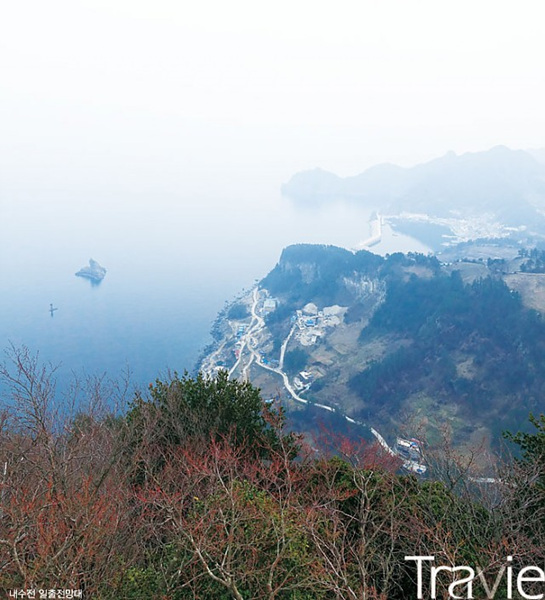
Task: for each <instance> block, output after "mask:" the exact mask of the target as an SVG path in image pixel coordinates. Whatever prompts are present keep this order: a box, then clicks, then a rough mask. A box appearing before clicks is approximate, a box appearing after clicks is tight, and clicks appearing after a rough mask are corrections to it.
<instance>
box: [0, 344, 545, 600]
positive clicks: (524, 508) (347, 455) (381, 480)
mask: <svg viewBox="0 0 545 600" xmlns="http://www.w3.org/2000/svg"><path fill="white" fill-rule="evenodd" d="M1 374H2V376H3V381H4V384H5V386H6V389H7V390H8V392H9V396H6V397H4V399H3V405H4V409H3V412H2V419H1V423H0V426H1V431H0V433H1V435H0V467H1V471H0V588H3V589H14V588H76V589H82V590H84V595H85V597H86V598H98V599H104V600H105V599H110V598H123V599H126V600H131V599H134V600H139V599H142V600H143V599H149V598H163V599H173V600H174V599H184V598H188V599H189V598H202V599H220V600H221V599H231V598H235V599H238V600H245V599H249V598H252V599H254V598H264V599H269V600H272V599H290V600H310V599H324V600H325V599H330V598H333V599H339V600H340V599H357V598H358V599H364V598H365V599H372V598H393V599H396V598H399V599H402V598H409V597H416V569H415V564H414V562H408V561H406V560H404V557H405V556H407V555H433V556H435V557H436V564H442V565H447V566H455V565H459V564H469V565H474V566H477V565H481V566H482V567H483V569H484V571H485V574H486V575H487V576H488V575H490V577H491V578H492V580H493V579H494V577H495V575H496V573H497V572H498V570H499V568H500V567H501V565H502V564H505V559H506V557H507V556H508V555H510V556H512V557H513V564H514V565H517V564H520V565H526V564H540V563H541V564H542V563H543V560H544V558H545V553H544V550H543V539H544V538H543V533H544V528H545V516H544V511H545V500H544V481H545V480H544V460H543V447H544V445H543V435H544V432H545V422H542V421H539V420H535V419H534V423H535V425H536V427H537V429H538V432H537V433H536V434H535V436H533V437H532V436H528V434H526V436H527V437H522V438H521V437H518V438H515V441H516V442H518V443H519V444H520V445H521V447H522V450H523V452H524V454H523V456H522V457H521V458H520V459H519V460H517V461H508V462H505V464H504V465H503V466H502V467H501V469H500V470H501V473H500V474H499V477H500V478H501V481H499V482H497V483H496V484H494V485H490V484H488V485H482V486H480V485H479V484H478V483H475V482H471V480H469V478H468V477H467V469H466V466H467V465H465V464H464V463H463V461H460V460H458V459H457V457H455V456H453V455H449V454H448V452H447V453H446V454H444V456H443V463H442V464H443V466H445V469H444V471H445V472H446V471H448V473H449V477H448V478H445V479H444V481H439V480H433V479H432V478H428V479H420V480H418V479H417V478H416V477H414V476H412V475H407V474H402V473H401V472H400V469H399V467H400V464H399V462H398V461H397V460H395V459H393V458H392V457H391V456H390V455H387V454H384V453H383V452H382V451H381V449H380V447H379V448H377V447H375V446H372V445H369V444H365V443H363V442H362V443H354V442H350V441H348V440H346V439H342V438H339V437H336V436H335V435H334V434H331V435H330V436H329V444H330V448H324V447H323V445H320V447H319V448H318V449H317V448H316V447H313V448H308V447H306V446H305V444H303V442H302V440H301V439H299V438H298V437H297V436H295V435H293V434H290V433H287V432H286V431H285V430H284V423H283V416H282V412H281V410H280V409H276V408H274V407H271V406H268V405H265V404H263V403H262V401H261V399H260V397H259V393H258V390H256V389H255V388H253V387H252V386H251V385H249V384H247V383H239V382H236V381H229V380H228V378H227V376H226V375H225V374H221V375H220V376H218V378H217V379H214V380H211V379H207V378H204V377H202V376H198V377H197V378H191V377H188V376H184V377H182V378H179V377H177V376H174V377H172V378H171V379H170V380H169V381H167V382H161V381H158V382H156V384H155V385H150V388H149V390H148V391H147V393H146V394H137V395H136V398H134V399H133V402H132V403H131V404H130V406H129V408H128V410H126V411H124V412H122V413H120V414H117V415H115V414H112V412H111V408H110V409H108V410H107V408H106V407H111V406H112V405H113V403H114V401H115V399H116V398H117V399H119V398H120V397H121V398H123V392H124V390H123V389H121V390H120V389H119V387H118V388H112V387H108V386H105V385H104V382H102V383H101V382H88V385H87V386H86V387H85V388H84V389H85V392H86V396H87V400H88V401H87V403H86V404H82V403H81V402H80V404H79V405H76V404H74V407H73V408H72V410H68V409H66V406H67V403H66V399H65V402H64V404H63V406H62V410H61V409H60V408H57V409H56V408H55V407H56V402H57V400H56V396H55V390H54V385H53V374H52V372H51V371H50V370H49V369H47V368H45V367H43V366H41V365H40V363H39V361H38V360H37V359H36V357H34V356H32V355H30V354H29V353H28V352H27V351H26V350H12V351H11V352H10V359H9V361H8V363H7V364H5V365H4V366H3V367H2V368H1ZM447 467H448V468H447ZM439 472H440V471H439V470H438V471H437V473H439ZM453 473H454V474H455V477H453ZM448 583H449V582H448V581H447V580H446V579H442V580H441V582H440V586H439V587H440V594H444V593H446V592H445V590H447V588H448ZM425 585H427V584H425ZM425 592H426V593H428V596H427V597H429V590H427V589H425ZM501 593H502V591H501V588H500V591H498V592H497V595H496V597H498V598H499V597H501ZM440 594H439V595H438V597H442V596H440ZM425 597H426V596H425ZM482 597H484V594H483V596H482ZM503 597H505V596H503Z"/></svg>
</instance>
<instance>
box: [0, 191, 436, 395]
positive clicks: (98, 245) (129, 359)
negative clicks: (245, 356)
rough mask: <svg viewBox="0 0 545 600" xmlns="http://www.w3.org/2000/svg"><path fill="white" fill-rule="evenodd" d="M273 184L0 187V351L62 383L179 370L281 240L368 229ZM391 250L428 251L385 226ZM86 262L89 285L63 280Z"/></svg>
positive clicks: (339, 240) (320, 239)
mask: <svg viewBox="0 0 545 600" xmlns="http://www.w3.org/2000/svg"><path fill="white" fill-rule="evenodd" d="M280 183H281V182H280V181H277V182H274V183H271V184H266V183H264V184H261V183H260V184H256V185H255V189H248V186H246V190H245V191H244V192H240V193H239V192H238V191H237V189H236V186H233V189H230V190H219V191H218V192H217V193H211V192H209V191H208V192H206V193H198V192H193V193H187V194H183V193H179V194H170V193H165V192H163V193H157V194H154V193H151V192H141V193H137V192H134V193H130V194H124V195H119V194H114V193H111V194H101V195H100V197H97V195H95V194H91V193H88V194H86V193H83V192H68V191H47V192H33V193H31V192H29V191H25V190H22V189H19V190H17V189H13V190H11V191H10V190H3V191H2V196H1V199H0V211H1V212H0V218H1V221H0V274H1V280H2V288H1V294H0V345H1V346H2V347H3V348H6V347H7V346H8V344H10V343H12V344H14V345H16V346H21V345H26V346H28V347H29V348H30V349H31V350H32V351H34V352H35V351H39V352H40V357H41V358H42V359H43V360H47V361H51V362H52V363H53V364H56V365H60V368H59V371H58V378H59V379H60V380H61V381H62V380H63V379H66V378H68V377H70V376H71V373H72V372H74V373H77V374H79V375H81V374H83V373H86V374H108V375H109V376H112V377H116V376H117V375H118V374H119V373H120V372H121V371H123V370H124V369H126V368H127V367H129V368H130V370H131V372H132V380H133V382H135V383H136V384H145V383H147V382H148V381H153V380H154V379H155V377H157V376H158V375H159V374H161V373H162V374H164V373H165V372H166V370H167V369H172V370H178V371H179V372H182V371H183V370H184V369H189V370H191V369H192V368H193V367H194V364H195V361H196V359H197V357H198V355H199V352H200V351H201V350H202V348H203V347H204V346H205V345H206V344H207V343H208V342H209V341H210V338H209V330H210V326H211V324H212V322H213V320H214V318H215V316H216V314H217V313H218V311H219V310H220V309H221V308H222V306H223V304H224V302H225V301H226V300H229V299H231V298H233V297H234V296H235V295H236V294H238V293H239V292H240V291H241V290H242V289H243V288H248V287H250V286H252V285H253V283H254V281H255V279H258V278H261V277H263V276H264V275H265V274H266V273H267V272H268V271H269V270H270V269H272V268H273V267H274V265H275V263H276V262H277V260H278V258H279V256H280V253H281V251H282V248H284V247H285V246H287V245H288V244H292V243H299V242H312V243H327V244H336V245H341V246H346V247H351V246H354V245H356V244H357V243H358V242H360V241H361V240H363V239H365V238H367V237H368V233H369V229H368V218H369V212H370V211H368V210H366V209H361V208H358V207H357V206H355V205H349V204H346V203H342V202H338V203H332V204H329V205H322V206H319V207H314V208H311V207H309V206H297V205H296V204H294V203H292V202H291V201H290V200H288V199H286V198H283V197H281V195H280V192H279V187H280ZM249 187H250V188H251V186H249ZM397 250H404V251H406V250H415V251H426V250H427V249H426V248H425V247H424V246H423V245H422V244H420V243H418V242H416V241H415V240H411V238H406V237H404V236H392V235H391V233H390V232H388V231H387V232H386V235H385V240H384V242H383V243H382V244H381V245H380V246H378V247H375V248H374V251H377V252H379V253H386V252H393V251H397ZM91 257H92V258H94V259H95V260H97V261H99V262H100V263H101V264H102V265H103V266H104V267H105V268H106V269H107V275H106V277H105V279H104V280H103V281H102V282H101V283H100V284H99V285H92V284H91V283H90V282H89V281H87V280H85V279H81V278H78V277H75V275H74V274H75V272H76V271H77V270H78V269H80V268H81V267H83V266H85V265H86V264H87V262H88V260H89V258H91ZM50 303H52V304H53V305H54V306H55V307H57V308H58V310H57V311H56V312H55V313H54V316H51V315H50V313H49V310H48V309H49V306H50Z"/></svg>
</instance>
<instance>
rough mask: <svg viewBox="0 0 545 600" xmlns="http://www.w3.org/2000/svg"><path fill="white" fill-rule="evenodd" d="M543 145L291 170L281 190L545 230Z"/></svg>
mask: <svg viewBox="0 0 545 600" xmlns="http://www.w3.org/2000/svg"><path fill="white" fill-rule="evenodd" d="M544 159H545V150H535V151H523V150H511V149H509V148H506V147H505V146H496V147H494V148H492V149H490V150H488V151H486V152H475V153H465V154H461V155H456V154H455V153H454V152H449V153H447V154H446V155H444V156H442V157H441V158H437V159H435V160H432V161H430V162H427V163H423V164H419V165H417V166H415V167H412V168H403V167H398V166H395V165H391V164H382V165H377V166H374V167H371V168H370V169H367V170H366V171H364V172H363V173H361V174H359V175H355V176H352V177H346V178H341V177H338V176H336V175H334V174H333V173H329V172H326V171H323V170H321V169H316V170H313V171H304V172H300V173H297V174H295V175H294V176H293V177H292V178H291V179H290V181H289V182H288V183H286V184H285V185H284V186H282V192H283V194H285V195H287V196H289V197H291V198H293V199H295V200H304V201H316V200H333V199H340V198H343V199H352V200H354V201H357V202H362V203H366V204H368V205H369V206H370V207H371V208H375V209H380V210H381V211H384V212H387V213H388V214H393V215H395V214H399V213H401V212H403V211H407V212H411V213H425V214H427V215H429V216H432V217H443V218H446V217H453V216H470V215H472V214H483V213H488V214H490V215H493V216H494V217H495V218H496V219H499V220H500V221H501V222H502V223H503V224H504V225H509V226H513V227H519V226H528V225H529V224H532V225H533V226H536V225H537V226H538V230H539V231H541V232H545V220H543V214H544V212H545V162H540V160H544Z"/></svg>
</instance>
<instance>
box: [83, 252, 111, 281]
mask: <svg viewBox="0 0 545 600" xmlns="http://www.w3.org/2000/svg"><path fill="white" fill-rule="evenodd" d="M105 275H106V269H105V268H104V267H103V266H101V265H100V264H99V263H97V261H96V260H93V259H92V258H90V259H89V266H88V267H83V268H82V269H80V270H79V271H78V272H77V273H76V276H77V277H85V278H86V279H90V280H91V281H92V282H94V283H100V282H101V281H102V280H103V279H104V276H105Z"/></svg>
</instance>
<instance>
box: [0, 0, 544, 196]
mask: <svg viewBox="0 0 545 600" xmlns="http://www.w3.org/2000/svg"><path fill="white" fill-rule="evenodd" d="M542 10H543V3H542V2H541V1H539V0H536V1H526V0H517V2H515V1H514V0H510V1H509V2H505V1H501V0H493V1H491V0H470V1H468V0H456V1H443V0H373V1H370V0H359V1H357V2H356V1H346V0H345V1H343V0H338V1H337V2H332V1H331V0H329V1H328V2H322V1H317V0H312V1H307V0H290V1H284V0H276V1H275V2H261V1H260V0H248V1H240V0H228V1H226V0H218V1H215V0H214V1H210V0H200V1H193V2H187V1H184V0H47V1H44V0H16V1H11V2H9V1H6V2H4V3H3V6H2V8H1V9H0V126H1V130H0V168H1V172H0V178H1V180H2V183H3V184H4V185H7V186H8V187H9V186H11V185H15V186H16V187H17V186H19V185H23V183H22V182H24V185H26V186H29V187H32V188H36V189H40V188H43V189H45V188H48V187H51V188H55V187H56V186H59V185H64V186H68V187H74V186H75V187H76V188H77V187H78V186H91V187H94V188H101V187H104V188H106V187H110V188H113V189H126V190H132V189H146V188H149V189H156V188H157V187H160V188H164V189H166V190H174V191H175V190H176V189H177V187H178V186H180V185H185V184H187V183H188V182H189V181H191V182H193V183H192V185H197V186H198V185H200V184H201V183H202V182H204V181H210V180H214V181H216V182H222V181H223V180H225V181H227V180H228V179H229V178H232V177H234V178H237V177H239V178H240V177H244V176H245V174H246V175H247V177H248V178H251V177H252V176H254V175H253V173H254V172H255V176H256V177H258V176H261V175H260V173H261V174H262V173H263V172H264V171H267V170H268V171H269V172H270V173H271V177H273V178H274V177H279V178H280V179H282V178H287V177H288V176H289V175H290V174H291V173H292V172H294V171H295V170H299V169H304V168H313V167H315V166H321V167H323V168H326V169H330V170H333V171H336V172H337V173H339V174H342V175H347V174H354V173H357V172H360V171H362V170H363V169H364V168H366V167H368V166H370V165H371V164H374V163H376V162H381V161H390V162H395V163H398V164H404V165H410V164H414V163H416V162H419V161H422V160H425V159H429V158H433V157H435V156H438V155H441V154H444V153H445V152H447V151H448V150H450V149H452V150H454V151H456V152H464V151H474V150H483V149H487V148H489V147H491V146H493V145H496V144H505V145H508V146H510V147H513V148H531V147H543V146H545V141H544V140H545V110H544V106H545V67H544V65H543V57H544V56H545V36H544V35H543V18H542V15H543V13H542ZM254 170H255V171H254ZM199 182H200V183H199Z"/></svg>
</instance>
